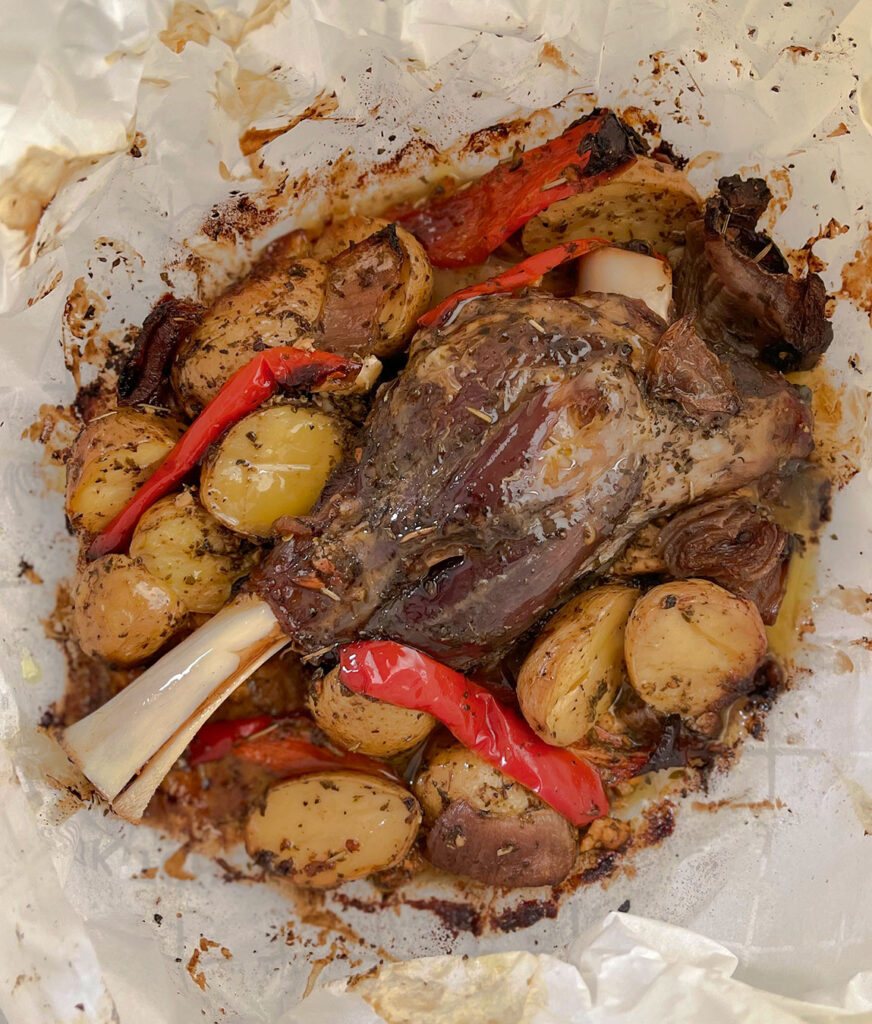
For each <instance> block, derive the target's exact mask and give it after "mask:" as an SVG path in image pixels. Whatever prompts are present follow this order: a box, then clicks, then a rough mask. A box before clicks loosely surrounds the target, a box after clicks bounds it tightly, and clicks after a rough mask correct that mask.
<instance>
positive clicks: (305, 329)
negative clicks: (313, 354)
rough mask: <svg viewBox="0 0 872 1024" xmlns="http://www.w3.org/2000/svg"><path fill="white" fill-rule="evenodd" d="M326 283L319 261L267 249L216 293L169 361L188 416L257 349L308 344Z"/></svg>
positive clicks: (319, 310) (177, 390)
mask: <svg viewBox="0 0 872 1024" xmlns="http://www.w3.org/2000/svg"><path fill="white" fill-rule="evenodd" d="M326 281H327V268H326V267H325V266H324V264H323V263H319V262H317V261H316V260H310V259H298V260H295V259H291V258H289V257H287V256H286V255H285V254H284V253H282V252H279V251H278V250H273V252H272V253H271V252H270V251H269V250H268V251H267V254H266V256H264V258H263V259H262V260H261V261H260V262H259V263H257V264H256V265H255V267H254V269H253V270H252V272H251V273H250V274H249V275H248V277H245V278H243V279H242V280H241V281H239V282H237V283H236V284H235V285H233V286H232V287H231V288H229V289H228V290H227V291H226V292H224V294H223V295H221V296H219V297H218V299H217V300H216V301H215V302H214V303H213V304H212V306H211V307H210V308H209V309H208V310H207V311H206V313H205V314H204V316H203V322H202V323H201V324H200V326H199V327H198V328H197V330H196V331H194V333H193V334H192V335H191V336H190V337H189V338H188V339H187V340H186V341H184V342H183V343H182V345H181V346H180V348H179V351H178V353H177V354H176V358H175V360H174V361H173V368H172V373H171V376H170V379H171V381H172V385H173V389H174V390H175V392H176V394H177V395H178V397H179V400H180V402H181V403H182V406H183V407H184V408H185V409H186V411H187V412H188V413H189V415H192V416H193V415H195V414H196V413H197V412H199V411H200V409H202V408H203V406H204V405H206V404H207V403H208V402H210V401H211V400H212V399H213V398H214V397H215V395H216V394H217V393H218V391H219V389H220V388H221V386H222V384H224V383H225V382H226V381H227V378H228V377H230V376H231V375H232V374H233V373H235V372H236V370H238V369H239V368H240V367H241V366H244V365H245V364H246V363H247V362H248V361H249V360H250V359H251V358H252V357H253V356H254V355H255V354H256V353H257V352H258V351H259V350H260V349H263V348H272V347H273V346H275V345H300V346H301V347H309V348H311V347H312V340H313V332H314V325H315V323H316V322H317V320H318V317H319V316H320V315H321V308H322V306H323V304H324V288H325V285H326Z"/></svg>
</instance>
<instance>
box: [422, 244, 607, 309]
mask: <svg viewBox="0 0 872 1024" xmlns="http://www.w3.org/2000/svg"><path fill="white" fill-rule="evenodd" d="M609 244H610V243H609V242H607V241H606V240H605V239H604V238H579V239H578V240H576V241H574V242H561V244H560V245H555V246H554V248H553V249H546V250H545V251H544V252H539V253H536V255H535V256H529V257H527V259H525V260H521V262H520V263H516V264H515V266H514V267H509V269H508V270H504V271H503V272H502V273H501V274H497V275H496V276H495V277H489V278H488V279H487V280H486V281H480V282H479V283H478V284H471V285H469V287H467V288H461V289H460V291H459V292H454V293H453V294H452V295H449V296H448V298H447V299H443V300H442V302H440V303H439V305H438V306H434V307H433V309H428V310H427V312H426V313H425V314H424V315H423V316H422V317H419V318H418V326H419V327H431V326H432V325H433V324H437V325H438V324H443V323H444V322H445V321H446V320H447V319H448V316H449V314H450V313H451V311H452V310H453V309H454V307H455V306H456V305H457V304H458V303H459V302H463V301H464V300H465V299H473V298H475V297H476V296H477V295H494V294H496V293H497V292H514V291H517V290H518V289H519V288H526V287H527V286H528V285H530V284H532V283H533V282H534V281H536V280H538V278H540V277H542V275H543V274H547V273H548V271H549V270H553V269H554V268H555V267H559V266H560V264H561V263H566V262H567V261H568V260H574V259H576V258H577V257H579V256H584V255H585V253H588V252H593V250H594V249H601V248H602V247H603V246H607V245H609Z"/></svg>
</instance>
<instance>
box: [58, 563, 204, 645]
mask: <svg viewBox="0 0 872 1024" xmlns="http://www.w3.org/2000/svg"><path fill="white" fill-rule="evenodd" d="M184 619H185V606H184V605H183V604H182V602H181V601H180V600H179V598H178V597H177V596H176V594H175V593H173V591H172V590H171V589H170V588H169V587H168V586H167V585H166V584H165V583H163V582H162V581H161V580H158V579H155V577H154V576H152V575H151V573H150V572H149V571H148V570H147V569H146V568H145V566H144V565H143V564H142V563H141V562H140V561H138V560H137V559H134V558H129V557H128V556H127V555H104V557H103V558H99V559H97V561H95V562H91V564H90V565H87V566H85V569H84V572H83V573H82V575H81V577H80V578H79V581H78V585H77V587H76V594H75V599H74V604H73V631H74V633H75V635H76V638H77V639H78V641H79V646H80V647H81V648H82V650H83V651H84V652H85V653H86V654H97V655H99V656H100V657H101V658H105V659H106V660H107V661H109V662H111V663H112V664H114V665H133V664H135V663H136V662H138V661H143V660H144V659H145V658H147V657H148V656H149V655H151V654H154V652H155V651H157V650H158V649H159V648H161V647H162V646H163V645H164V644H165V643H166V641H167V640H168V639H169V638H170V637H171V636H172V635H173V633H174V632H175V631H176V630H177V629H178V628H179V626H181V625H182V623H183V622H184Z"/></svg>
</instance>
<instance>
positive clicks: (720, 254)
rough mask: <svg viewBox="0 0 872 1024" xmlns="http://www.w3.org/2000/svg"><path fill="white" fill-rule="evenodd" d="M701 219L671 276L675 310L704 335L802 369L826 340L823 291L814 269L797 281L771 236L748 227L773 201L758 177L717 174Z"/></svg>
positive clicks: (829, 336)
mask: <svg viewBox="0 0 872 1024" xmlns="http://www.w3.org/2000/svg"><path fill="white" fill-rule="evenodd" d="M718 189H719V191H718V194H717V195H715V196H713V197H712V198H710V199H709V200H708V202H707V203H706V209H705V216H704V218H703V219H702V220H698V221H694V222H693V223H692V224H690V225H689V226H688V228H687V246H686V248H685V252H684V256H683V257H682V260H681V263H680V264H679V267H678V270H677V272H676V275H675V293H674V297H675V302H676V305H677V307H678V310H679V312H680V313H681V314H695V315H696V322H697V327H698V329H699V331H700V333H701V334H702V335H703V337H705V338H708V339H709V340H712V341H721V342H724V343H729V344H733V345H736V346H737V347H738V348H739V349H740V351H743V352H745V353H746V354H748V355H756V356H759V357H761V358H762V359H764V360H765V361H766V362H768V363H770V364H772V365H773V366H777V367H778V368H779V369H783V370H797V369H799V370H808V369H810V368H811V367H812V366H814V365H815V363H816V362H817V361H818V359H819V358H820V356H821V355H822V354H823V353H824V352H825V351H826V350H827V348H828V347H829V345H830V342H831V341H832V340H833V329H832V325H831V324H830V323H829V322H828V321H827V319H826V313H825V304H826V289H825V288H824V283H823V281H822V280H821V279H820V277H818V275H817V274H808V275H806V276H805V277H803V278H800V279H797V278H794V277H792V276H791V274H790V272H789V268H788V265H787V261H786V260H785V259H784V257H783V256H782V255H781V252H780V251H779V249H778V247H777V246H776V245H775V243H774V242H773V241H772V239H771V238H770V237H769V236H768V235H766V234H763V233H761V232H758V231H756V230H755V225H756V223H757V219H758V218H759V216H760V214H761V213H762V212H763V210H765V209H766V206H767V204H768V202H769V200H770V199H771V198H772V195H771V193H770V192H769V189H768V188H767V186H766V182H765V181H763V180H762V179H761V178H751V179H750V180H748V181H742V180H741V179H740V178H739V177H738V176H736V175H733V176H732V177H730V178H721V180H720V181H719V182H718Z"/></svg>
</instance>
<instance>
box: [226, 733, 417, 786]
mask: <svg viewBox="0 0 872 1024" xmlns="http://www.w3.org/2000/svg"><path fill="white" fill-rule="evenodd" d="M233 754H234V756H235V757H238V758H241V759H242V760H243V761H251V762H253V763H254V764H259V765H260V766H261V767H263V768H266V769H268V770H269V771H271V772H273V773H274V774H275V775H281V776H282V777H283V778H292V777H294V776H297V775H309V774H310V773H311V772H323V771H338V770H340V769H346V770H348V771H355V772H365V773H366V774H367V775H380V776H382V777H384V778H386V779H390V780H391V781H392V782H399V781H400V777H399V775H398V774H397V773H396V772H395V771H394V770H393V769H392V768H391V767H390V765H387V764H381V763H380V762H378V761H374V760H373V759H372V758H370V757H365V756H364V755H363V754H354V753H351V752H350V751H345V750H333V749H331V748H330V747H322V746H318V745H316V744H314V743H310V742H309V741H308V740H305V739H300V738H299V737H297V736H279V735H275V734H273V733H269V734H267V735H266V736H261V737H258V738H257V739H253V740H248V741H247V742H245V743H240V744H239V746H238V747H236V748H234V750H233Z"/></svg>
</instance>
